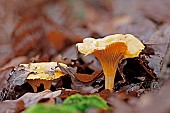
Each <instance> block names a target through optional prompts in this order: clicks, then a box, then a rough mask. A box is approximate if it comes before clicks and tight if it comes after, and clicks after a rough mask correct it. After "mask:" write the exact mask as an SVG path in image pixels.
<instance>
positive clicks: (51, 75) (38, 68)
mask: <svg viewBox="0 0 170 113" xmlns="http://www.w3.org/2000/svg"><path fill="white" fill-rule="evenodd" d="M59 64H60V65H61V66H63V67H67V65H66V64H63V63H59ZM20 66H23V67H25V70H31V71H34V73H31V74H29V75H28V76H27V79H26V80H27V82H28V83H29V84H30V85H31V86H32V88H33V90H34V92H37V87H39V86H40V85H41V84H43V85H44V89H50V87H51V84H52V81H53V80H54V79H57V78H59V77H61V76H63V75H65V74H64V73H63V72H62V71H61V70H60V68H59V67H58V66H57V62H42V63H30V64H20Z"/></svg>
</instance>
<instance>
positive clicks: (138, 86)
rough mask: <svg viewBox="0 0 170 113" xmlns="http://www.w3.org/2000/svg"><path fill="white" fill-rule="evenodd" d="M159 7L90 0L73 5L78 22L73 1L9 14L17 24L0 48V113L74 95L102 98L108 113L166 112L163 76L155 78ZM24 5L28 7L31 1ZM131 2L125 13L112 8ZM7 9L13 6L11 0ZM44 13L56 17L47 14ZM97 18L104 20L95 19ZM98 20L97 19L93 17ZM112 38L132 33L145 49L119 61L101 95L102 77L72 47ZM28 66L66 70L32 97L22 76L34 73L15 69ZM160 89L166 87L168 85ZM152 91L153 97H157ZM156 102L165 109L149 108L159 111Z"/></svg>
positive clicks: (163, 47)
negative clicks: (39, 64) (46, 64)
mask: <svg viewBox="0 0 170 113" xmlns="http://www.w3.org/2000/svg"><path fill="white" fill-rule="evenodd" d="M122 2H123V3H122ZM157 2H158V1H156V3H157ZM165 2H166V1H163V2H162V3H161V4H160V5H149V4H150V2H149V1H145V2H143V1H140V2H139V1H135V2H134V1H133V0H130V1H129V2H128V3H126V2H124V1H123V0H120V1H117V0H116V1H115V4H117V5H116V6H114V7H112V5H111V4H112V3H113V1H109V0H108V1H107V2H104V1H102V0H100V1H99V2H98V3H95V1H93V0H92V1H86V2H81V1H79V2H77V3H76V4H79V5H80V4H81V6H82V7H83V8H82V12H83V13H81V14H82V15H79V16H78V17H77V16H76V14H78V12H76V9H75V8H74V7H73V6H74V4H75V2H74V1H72V0H71V2H66V1H48V2H44V0H43V2H40V3H39V2H37V4H38V5H37V4H36V5H35V6H34V5H31V4H30V5H29V6H28V7H29V9H36V7H39V8H41V9H42V12H36V11H32V14H31V13H30V12H27V11H26V9H23V12H26V13H25V14H23V13H22V12H20V11H19V9H17V10H15V11H18V12H20V15H19V16H20V18H21V19H19V18H18V17H19V16H18V17H17V18H16V19H17V20H18V23H17V22H16V23H15V26H14V25H13V29H12V32H11V36H12V37H11V39H10V40H12V42H10V44H6V45H7V46H8V45H11V46H8V47H7V46H5V47H3V46H1V47H0V48H2V49H3V51H2V50H1V51H0V58H1V59H2V60H1V61H0V62H1V64H0V65H1V71H0V77H1V78H2V79H1V81H2V82H1V84H0V85H1V101H2V102H1V105H2V106H1V107H2V108H3V109H1V110H2V113H3V112H7V111H8V112H11V113H12V112H21V111H23V110H25V109H26V107H28V106H31V105H33V104H36V103H38V102H39V103H46V104H48V102H49V103H51V104H55V103H54V102H56V103H57V102H58V103H62V102H63V101H64V100H65V99H67V98H69V96H71V95H74V94H77V93H79V94H82V95H92V94H93V95H98V96H100V97H102V98H103V99H105V101H106V102H107V103H108V105H109V106H111V107H112V111H111V112H117V113H121V112H150V113H153V112H155V111H157V110H158V111H160V112H167V111H168V109H167V108H168V105H169V104H168V92H167V91H168V85H165V86H164V85H163V86H162V84H161V85H160V84H159V83H160V82H161V80H162V79H163V78H164V75H161V76H160V71H161V69H162V68H163V67H162V65H163V64H164V63H165V62H163V59H164V57H165V55H166V53H167V48H168V45H169V42H170V38H169V24H168V23H167V21H168V17H166V16H164V15H165V14H164V12H165V11H164V10H165V9H164V8H163V5H162V4H163V3H165ZM167 2H168V1H167ZM167 2H166V3H167ZM30 3H33V4H34V2H33V1H31V2H30ZM72 3H73V4H72ZM131 3H134V4H135V5H134V7H131V8H126V9H127V10H126V11H125V10H123V11H122V10H121V8H118V7H120V6H121V7H123V6H124V5H126V4H131ZM136 3H139V4H140V5H139V4H136ZM147 3H149V4H147ZM156 3H153V4H156ZM11 4H17V1H16V3H11ZM82 4H83V5H82ZM96 4H97V5H96ZM146 4H147V6H151V7H147V8H146V9H143V5H146ZM122 5H123V6H122ZM13 6H15V5H13ZM49 6H50V7H49ZM62 6H68V7H62ZM129 6H131V5H126V7H129ZM138 6H139V7H138ZM157 6H160V10H159V11H157V12H158V13H159V14H161V15H163V16H162V17H159V16H157V15H158V14H157V13H154V12H155V11H154V10H153V9H155V8H154V7H157ZM167 6H168V4H167ZM8 7H9V6H8ZM12 8H13V7H12ZM14 9H15V8H14ZM52 9H53V10H52ZM115 9H116V10H115ZM158 9H159V8H158ZM56 10H57V11H56ZM2 11H3V10H2ZM70 11H71V13H70ZM49 12H53V13H55V14H56V12H60V13H57V14H56V15H51V13H49ZM68 12H69V13H68ZM106 12H109V14H108V13H106ZM62 13H63V14H65V15H63V14H62ZM17 14H18V13H17ZM101 14H104V15H105V16H102V17H101ZM112 14H113V15H114V16H112ZM137 14H138V15H137ZM155 14H157V15H155ZM99 16H100V17H101V18H96V17H99ZM68 17H69V18H68ZM59 18H60V19H59ZM80 18H81V19H80ZM9 20H10V19H7V20H6V21H7V22H8V21H9ZM59 20H60V21H59ZM162 20H163V21H162ZM106 21H107V23H106ZM141 23H143V24H141ZM0 26H1V25H0ZM2 28H3V27H2ZM106 28H107V29H106ZM115 33H132V34H134V35H135V36H137V37H139V39H140V40H143V43H144V44H145V46H146V48H145V49H144V50H143V51H142V53H141V54H140V55H139V57H136V58H132V59H123V60H122V62H120V63H119V67H118V69H117V72H116V74H117V75H118V76H116V79H115V88H114V91H112V92H110V91H108V90H104V80H105V78H104V75H103V72H102V71H101V70H102V68H101V65H100V63H99V62H98V60H97V59H96V58H95V57H94V56H93V55H91V56H87V57H84V56H83V55H82V54H80V53H77V49H76V47H75V44H76V43H77V42H82V39H83V38H84V37H96V38H98V37H104V36H106V35H109V34H115ZM6 47H7V48H6ZM4 51H8V52H10V53H8V52H4ZM30 61H31V62H43V61H46V62H51V61H56V62H62V63H65V64H67V65H68V66H69V67H68V68H63V67H61V66H59V67H60V69H61V70H62V71H63V72H64V73H66V74H67V75H66V76H64V77H60V78H58V79H56V80H54V81H53V83H52V86H51V88H50V90H51V91H49V90H45V91H43V92H38V93H33V89H32V87H31V86H30V85H29V84H28V83H27V81H25V79H26V77H27V76H28V74H30V73H34V72H32V71H30V72H28V71H26V70H24V69H23V68H22V67H19V66H16V65H17V64H19V63H22V62H24V63H29V62H30ZM2 66H3V67H2ZM10 66H16V67H15V68H13V67H10ZM8 67H10V68H8ZM163 69H164V68H163ZM164 70H165V69H164ZM122 77H123V78H122ZM163 82H164V81H163ZM166 84H168V80H167V81H166ZM161 87H162V88H161ZM160 88H161V89H160ZM42 90H43V88H42V87H41V86H40V87H39V88H38V91H42ZM157 91H159V92H158V93H157ZM46 95H49V96H46ZM14 99H15V100H14ZM160 99H162V100H164V102H162V101H161V100H160ZM149 100H150V102H149ZM141 103H142V104H141ZM156 103H157V104H156ZM162 103H167V104H166V105H164V106H165V107H161V109H158V108H159V107H155V106H162ZM8 105H11V106H10V107H9V106H8ZM152 110H155V111H152ZM92 111H93V112H95V113H103V112H110V111H105V110H99V109H96V108H89V109H87V111H86V112H87V113H88V112H89V113H91V112H92Z"/></svg>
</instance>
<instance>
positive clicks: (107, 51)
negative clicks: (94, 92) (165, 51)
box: [76, 34, 145, 91]
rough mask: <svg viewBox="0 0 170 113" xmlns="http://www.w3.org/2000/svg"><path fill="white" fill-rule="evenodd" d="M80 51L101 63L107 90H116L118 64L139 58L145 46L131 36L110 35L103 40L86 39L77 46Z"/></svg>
mask: <svg viewBox="0 0 170 113" xmlns="http://www.w3.org/2000/svg"><path fill="white" fill-rule="evenodd" d="M76 46H77V48H78V51H80V52H81V53H83V54H85V55H89V54H93V55H95V56H96V57H97V58H98V60H99V61H100V63H101V65H102V68H103V72H104V75H105V89H109V90H110V91H111V90H112V89H113V88H114V79H115V74H116V70H117V66H118V63H119V62H120V61H121V59H122V58H133V57H137V56H138V55H139V53H140V52H141V51H142V50H143V49H144V48H145V46H144V45H143V44H142V42H140V41H139V40H138V39H137V38H136V37H134V36H133V35H131V34H126V35H123V34H115V35H109V36H106V37H104V38H102V39H94V38H85V39H84V40H83V43H77V44H76Z"/></svg>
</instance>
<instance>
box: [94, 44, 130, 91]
mask: <svg viewBox="0 0 170 113" xmlns="http://www.w3.org/2000/svg"><path fill="white" fill-rule="evenodd" d="M110 46H112V47H110ZM126 48H127V46H126V45H125V44H124V43H122V42H119V43H114V44H111V45H109V46H107V47H106V49H105V50H95V51H94V52H93V54H94V55H95V56H96V57H97V58H98V60H99V61H100V63H101V65H102V68H103V72H104V75H105V89H109V90H110V91H112V89H113V87H114V79H115V75H116V70H117V67H118V63H119V61H120V60H121V59H122V58H123V57H124V56H123V53H124V52H126Z"/></svg>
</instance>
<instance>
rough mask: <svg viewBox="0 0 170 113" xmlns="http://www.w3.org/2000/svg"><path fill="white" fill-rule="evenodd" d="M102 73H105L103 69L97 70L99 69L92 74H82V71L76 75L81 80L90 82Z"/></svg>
mask: <svg viewBox="0 0 170 113" xmlns="http://www.w3.org/2000/svg"><path fill="white" fill-rule="evenodd" d="M102 74H103V72H102V71H101V70H97V71H94V72H93V73H92V74H91V75H90V74H81V73H75V74H74V75H75V76H76V77H77V79H78V80H80V81H81V82H90V81H92V80H94V79H95V78H96V77H99V76H100V75H102Z"/></svg>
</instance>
